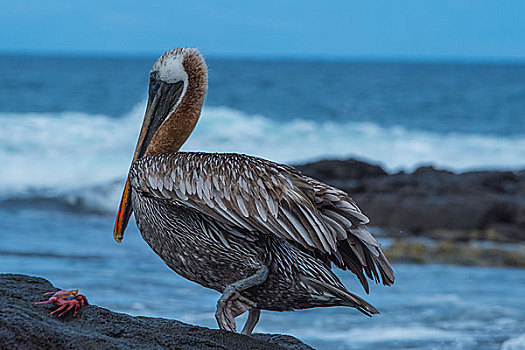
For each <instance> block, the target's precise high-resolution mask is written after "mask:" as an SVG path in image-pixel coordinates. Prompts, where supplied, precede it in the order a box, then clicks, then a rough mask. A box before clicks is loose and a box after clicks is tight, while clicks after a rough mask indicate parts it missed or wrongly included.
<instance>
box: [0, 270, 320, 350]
mask: <svg viewBox="0 0 525 350" xmlns="http://www.w3.org/2000/svg"><path fill="white" fill-rule="evenodd" d="M56 290H57V288H55V287H53V286H52V285H51V283H49V282H48V281H46V280H45V279H42V278H37V277H29V276H24V275H12V274H2V275H0V295H2V297H1V298H0V344H1V346H0V347H1V348H2V349H297V350H299V349H312V348H311V347H309V346H308V345H306V344H304V343H302V342H301V341H299V340H297V339H295V338H293V337H290V336H286V335H276V334H255V335H253V336H251V337H247V336H244V335H240V334H234V333H230V332H225V331H220V330H213V329H208V328H203V327H197V326H192V325H188V324H185V323H182V322H179V321H175V320H167V319H162V318H151V317H133V316H130V315H127V314H123V313H116V312H112V311H110V310H107V309H104V308H100V307H98V306H95V305H89V306H86V307H84V308H83V309H82V310H81V311H80V313H79V314H78V316H77V317H76V318H73V317H72V316H71V315H66V316H64V317H61V318H58V317H57V316H55V315H50V314H49V312H50V311H51V310H53V309H55V308H56V306H52V305H35V304H34V303H35V302H36V301H42V300H45V299H44V297H43V294H44V293H45V292H50V291H56ZM88 299H89V296H88Z"/></svg>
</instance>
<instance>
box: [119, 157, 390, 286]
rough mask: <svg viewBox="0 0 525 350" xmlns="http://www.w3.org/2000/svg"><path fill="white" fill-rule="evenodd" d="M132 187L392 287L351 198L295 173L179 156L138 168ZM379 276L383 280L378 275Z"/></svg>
mask: <svg viewBox="0 0 525 350" xmlns="http://www.w3.org/2000/svg"><path fill="white" fill-rule="evenodd" d="M129 179H130V183H131V185H132V186H133V188H134V189H135V190H139V191H142V192H144V193H147V194H149V195H151V196H154V197H157V198H160V199H163V200H169V201H172V202H174V203H175V204H177V205H184V206H187V207H190V208H193V209H195V210H197V211H199V212H202V213H204V214H206V215H209V216H211V217H213V218H214V219H216V220H218V221H220V222H222V223H225V224H227V225H231V226H234V227H240V228H242V229H245V230H249V231H259V232H262V233H264V234H268V235H276V236H278V237H280V238H283V239H286V240H288V241H290V242H292V243H293V244H295V245H296V246H298V247H300V248H301V249H302V250H303V251H306V252H308V253H310V254H311V255H313V256H315V257H317V258H319V259H321V260H322V261H324V262H325V263H327V264H329V263H330V262H333V263H334V264H335V265H336V266H338V267H340V268H342V269H345V270H346V269H349V270H351V271H352V272H354V273H355V274H356V275H357V276H358V278H359V280H360V281H361V283H362V284H363V287H364V288H365V290H366V291H367V292H368V283H367V281H366V278H365V275H366V276H368V277H369V278H371V279H374V280H376V282H379V281H380V280H382V281H383V283H384V284H387V285H390V284H392V283H393V281H394V273H393V271H392V268H391V267H390V265H389V263H388V261H387V260H386V258H385V256H384V254H383V252H382V251H381V248H380V245H379V243H378V242H377V240H376V239H375V238H374V237H373V236H372V235H371V234H370V233H369V232H368V230H367V229H366V227H365V226H364V225H365V224H366V223H368V218H367V217H366V216H365V215H363V213H361V211H360V210H359V208H358V207H357V205H356V203H355V202H354V201H353V200H352V199H351V198H350V197H348V195H347V194H346V193H345V192H343V191H341V190H339V189H336V188H334V187H331V186H328V185H326V184H324V183H322V182H319V181H317V180H315V179H312V178H309V177H307V176H304V175H302V174H301V173H300V172H298V171H297V170H296V169H294V168H292V167H289V166H285V165H281V164H277V163H273V162H270V161H268V160H264V159H260V158H256V157H250V156H246V155H241V154H212V153H194V152H179V153H171V154H160V155H153V156H148V157H144V158H142V159H140V160H137V161H136V162H134V163H133V166H132V168H131V171H130V177H129ZM380 277H381V278H380Z"/></svg>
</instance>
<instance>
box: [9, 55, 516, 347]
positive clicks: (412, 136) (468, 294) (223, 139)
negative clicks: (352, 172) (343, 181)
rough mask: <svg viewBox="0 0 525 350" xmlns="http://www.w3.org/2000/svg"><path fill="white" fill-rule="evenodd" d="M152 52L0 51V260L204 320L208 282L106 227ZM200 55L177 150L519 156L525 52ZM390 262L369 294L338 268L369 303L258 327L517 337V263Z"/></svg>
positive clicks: (208, 320)
mask: <svg viewBox="0 0 525 350" xmlns="http://www.w3.org/2000/svg"><path fill="white" fill-rule="evenodd" d="M154 60H155V58H154V57H151V58H109V57H105V58H96V57H89V58H87V57H36V56H33V57H32V56H20V57H18V56H0V123H1V126H0V161H1V164H2V167H1V170H0V266H1V270H0V272H12V273H25V274H30V275H36V276H42V277H45V278H47V279H49V280H51V281H52V282H53V283H54V284H55V285H57V286H59V287H61V288H69V289H72V288H79V289H80V290H81V292H82V293H84V294H85V295H86V296H87V297H88V300H89V301H90V302H91V303H94V304H97V305H99V306H103V307H107V308H110V309H112V310H115V311H122V312H127V313H130V314H133V315H146V316H159V317H169V318H176V319H179V320H181V321H184V322H189V323H193V324H198V325H203V326H209V327H216V324H215V320H214V318H213V313H214V307H215V302H216V299H217V298H218V297H219V295H218V293H216V292H214V291H210V290H206V289H204V288H202V287H200V286H198V285H196V284H193V283H191V282H188V281H186V280H184V279H182V278H180V277H178V276H177V275H176V274H175V273H173V272H172V271H170V270H169V269H168V268H167V267H166V266H165V265H164V264H163V263H162V261H160V259H159V258H158V257H157V256H156V255H155V254H154V253H153V252H152V251H150V249H149V247H147V245H146V243H145V242H143V241H142V239H141V237H140V234H139V233H138V231H137V229H136V226H135V225H134V224H133V223H132V224H130V228H129V229H128V232H127V233H126V236H125V239H124V242H123V244H120V245H119V244H117V243H115V242H114V241H113V237H112V226H113V221H114V215H115V212H116V209H117V206H118V201H119V196H120V194H121V190H122V186H123V181H124V178H125V176H126V172H127V170H128V168H129V163H130V160H131V157H132V152H133V149H134V145H135V143H136V138H137V136H138V132H139V127H140V123H141V119H142V116H143V112H144V109H145V100H146V93H147V82H148V73H149V69H150V68H151V65H152V64H153V62H154ZM208 66H209V82H210V84H209V90H208V96H207V99H206V102H205V107H204V110H203V113H202V116H201V120H200V121H199V124H198V125H197V128H196V130H195V132H194V133H193V135H192V136H191V137H190V139H189V141H188V143H187V144H186V145H185V146H184V150H201V151H213V152H216V151H219V152H242V153H248V154H253V155H258V156H262V157H265V158H269V159H272V160H275V161H279V162H287V163H290V164H298V163H301V162H306V161H312V160H318V159H325V158H345V157H356V158H359V159H363V160H367V161H371V162H374V163H377V164H380V165H382V166H383V167H385V169H387V171H390V172H395V171H400V170H405V171H410V170H413V169H414V168H416V167H417V166H420V165H434V166H436V167H438V168H442V169H449V170H452V171H467V170H477V169H505V170H517V169H523V168H525V65H519V64H514V65H512V64H495V63H491V64H468V63H444V62H442V63H414V62H330V61H291V60H266V61H264V60H254V59H250V60H248V59H245V60H243V59H219V58H210V59H209V60H208ZM360 206H361V207H362V208H364V209H365V211H366V203H360ZM372 223H373V218H372ZM385 243H388V242H385ZM394 268H395V270H396V273H397V280H396V283H395V285H394V286H392V287H382V286H377V287H373V288H372V290H371V293H370V295H368V296H366V295H364V292H363V291H362V289H361V288H360V287H359V285H358V283H357V281H356V279H355V278H354V277H353V276H352V275H351V274H349V273H340V274H339V275H340V277H341V278H342V279H343V281H344V282H345V283H346V284H347V286H349V288H350V289H351V290H352V291H354V292H356V293H357V294H359V295H361V296H364V297H365V299H367V300H368V301H370V302H371V303H372V304H373V305H375V306H376V307H377V308H378V309H379V310H380V311H381V312H382V313H381V315H379V316H377V317H373V318H371V319H369V318H367V317H364V316H362V315H361V314H359V313H358V312H355V311H354V310H350V309H346V308H330V309H313V310H305V311H297V312H293V313H272V312H263V315H262V318H261V322H260V324H259V325H258V327H257V329H256V331H259V332H275V333H286V334H291V335H294V336H296V337H298V338H300V339H301V340H303V341H305V342H307V343H308V344H310V345H312V346H314V347H316V348H319V349H377V348H381V349H406V348H413V349H449V348H457V349H498V348H501V349H503V350H511V349H518V348H520V347H521V348H523V347H525V329H524V328H523V324H525V305H524V303H523V287H524V286H525V270H520V269H512V268H482V267H457V266H446V265H425V266H422V265H410V264H397V265H395V266H394Z"/></svg>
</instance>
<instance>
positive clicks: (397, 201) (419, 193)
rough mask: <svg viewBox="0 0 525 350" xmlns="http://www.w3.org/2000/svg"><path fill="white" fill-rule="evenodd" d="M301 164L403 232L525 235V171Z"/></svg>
mask: <svg viewBox="0 0 525 350" xmlns="http://www.w3.org/2000/svg"><path fill="white" fill-rule="evenodd" d="M297 168H298V169H300V170H301V171H302V172H303V173H304V174H306V175H309V176H312V177H314V178H317V179H319V180H321V181H324V182H326V183H329V184H332V185H334V186H336V187H339V188H341V189H343V190H345V191H346V192H348V193H349V194H350V196H352V197H353V198H354V199H355V200H356V201H357V203H358V204H359V205H360V208H361V209H362V210H363V212H364V213H365V214H366V215H368V216H369V217H370V225H372V226H378V227H382V228H387V229H389V230H390V231H391V232H397V233H398V234H399V233H400V235H402V236H407V235H428V234H429V233H431V232H433V231H434V232H435V231H436V230H438V232H439V230H443V229H446V230H456V233H457V232H462V233H467V232H468V235H467V236H465V235H463V234H462V235H459V236H462V238H461V237H459V236H458V238H459V239H464V240H469V239H490V240H497V241H502V242H520V241H523V240H524V239H525V171H521V172H517V173H514V172H506V171H477V172H466V173H462V174H455V173H453V172H450V171H444V170H437V169H434V168H433V167H422V168H419V169H417V170H416V171H414V172H413V173H411V174H407V173H403V172H401V173H397V174H386V173H385V172H384V170H383V169H381V168H380V167H378V166H376V165H369V164H368V165H367V164H366V163H362V162H357V161H355V160H352V159H350V160H347V161H321V162H316V163H310V164H305V165H302V166H298V167H297ZM322 169H324V170H322Z"/></svg>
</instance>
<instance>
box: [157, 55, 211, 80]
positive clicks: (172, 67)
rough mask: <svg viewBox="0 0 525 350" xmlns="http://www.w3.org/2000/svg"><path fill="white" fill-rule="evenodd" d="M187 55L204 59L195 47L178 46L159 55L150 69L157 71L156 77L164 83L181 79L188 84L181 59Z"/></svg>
mask: <svg viewBox="0 0 525 350" xmlns="http://www.w3.org/2000/svg"><path fill="white" fill-rule="evenodd" d="M188 55H194V56H198V57H200V58H201V59H202V60H203V61H204V59H203V58H202V55H201V54H200V52H199V51H198V50H197V49H191V48H186V47H179V48H176V49H173V50H169V51H167V52H166V53H165V54H164V55H162V56H160V57H159V59H158V60H157V61H156V62H155V64H154V65H153V68H152V69H151V71H152V72H153V71H157V72H158V79H160V80H162V81H164V82H166V83H175V82H177V81H183V82H184V85H185V86H186V85H187V84H188V73H186V70H185V69H184V65H183V61H184V58H185V57H186V56H188Z"/></svg>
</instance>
